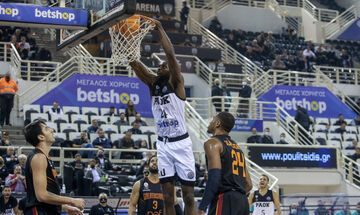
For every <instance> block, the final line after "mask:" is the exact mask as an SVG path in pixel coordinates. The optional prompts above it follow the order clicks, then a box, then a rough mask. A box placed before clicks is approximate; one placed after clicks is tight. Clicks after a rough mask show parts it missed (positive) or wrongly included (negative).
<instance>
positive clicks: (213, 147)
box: [199, 138, 222, 211]
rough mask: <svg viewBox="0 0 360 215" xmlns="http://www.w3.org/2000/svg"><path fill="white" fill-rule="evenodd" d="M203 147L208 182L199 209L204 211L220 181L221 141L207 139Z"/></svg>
mask: <svg viewBox="0 0 360 215" xmlns="http://www.w3.org/2000/svg"><path fill="white" fill-rule="evenodd" d="M204 149H205V153H206V156H207V158H208V182H207V184H206V188H205V192H204V195H203V198H202V200H201V203H200V206H199V210H200V211H206V209H207V207H208V205H209V204H210V202H211V200H212V199H213V198H214V196H215V194H216V193H217V191H218V188H219V184H220V181H221V157H220V154H221V151H222V144H221V142H220V141H219V140H217V139H214V138H212V139H209V140H208V141H206V142H205V145H204Z"/></svg>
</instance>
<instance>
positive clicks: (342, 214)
mask: <svg viewBox="0 0 360 215" xmlns="http://www.w3.org/2000/svg"><path fill="white" fill-rule="evenodd" d="M335 215H351V210H350V204H349V202H345V204H344V205H343V208H342V210H339V211H336V213H335Z"/></svg>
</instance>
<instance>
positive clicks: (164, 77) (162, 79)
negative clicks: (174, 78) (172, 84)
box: [157, 73, 170, 83]
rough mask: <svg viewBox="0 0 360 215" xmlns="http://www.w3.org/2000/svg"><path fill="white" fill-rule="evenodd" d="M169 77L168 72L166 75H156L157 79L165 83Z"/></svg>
mask: <svg viewBox="0 0 360 215" xmlns="http://www.w3.org/2000/svg"><path fill="white" fill-rule="evenodd" d="M169 78H170V74H169V73H168V74H166V75H158V77H157V79H158V81H159V82H160V83H167V82H169Z"/></svg>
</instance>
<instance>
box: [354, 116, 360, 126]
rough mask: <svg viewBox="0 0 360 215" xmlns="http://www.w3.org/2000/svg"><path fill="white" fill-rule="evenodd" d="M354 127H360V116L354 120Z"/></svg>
mask: <svg viewBox="0 0 360 215" xmlns="http://www.w3.org/2000/svg"><path fill="white" fill-rule="evenodd" d="M354 125H356V126H358V125H360V114H359V115H358V116H357V117H356V118H355V119H354Z"/></svg>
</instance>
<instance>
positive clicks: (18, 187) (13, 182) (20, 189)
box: [5, 165, 26, 193]
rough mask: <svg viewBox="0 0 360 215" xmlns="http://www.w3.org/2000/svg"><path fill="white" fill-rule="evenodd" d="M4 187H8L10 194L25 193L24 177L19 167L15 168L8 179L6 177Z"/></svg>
mask: <svg viewBox="0 0 360 215" xmlns="http://www.w3.org/2000/svg"><path fill="white" fill-rule="evenodd" d="M5 185H7V186H10V187H11V191H12V192H15V193H24V192H26V182H25V176H24V175H22V174H21V167H20V166H19V165H16V166H15V168H14V174H10V175H9V176H8V177H6V179H5Z"/></svg>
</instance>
